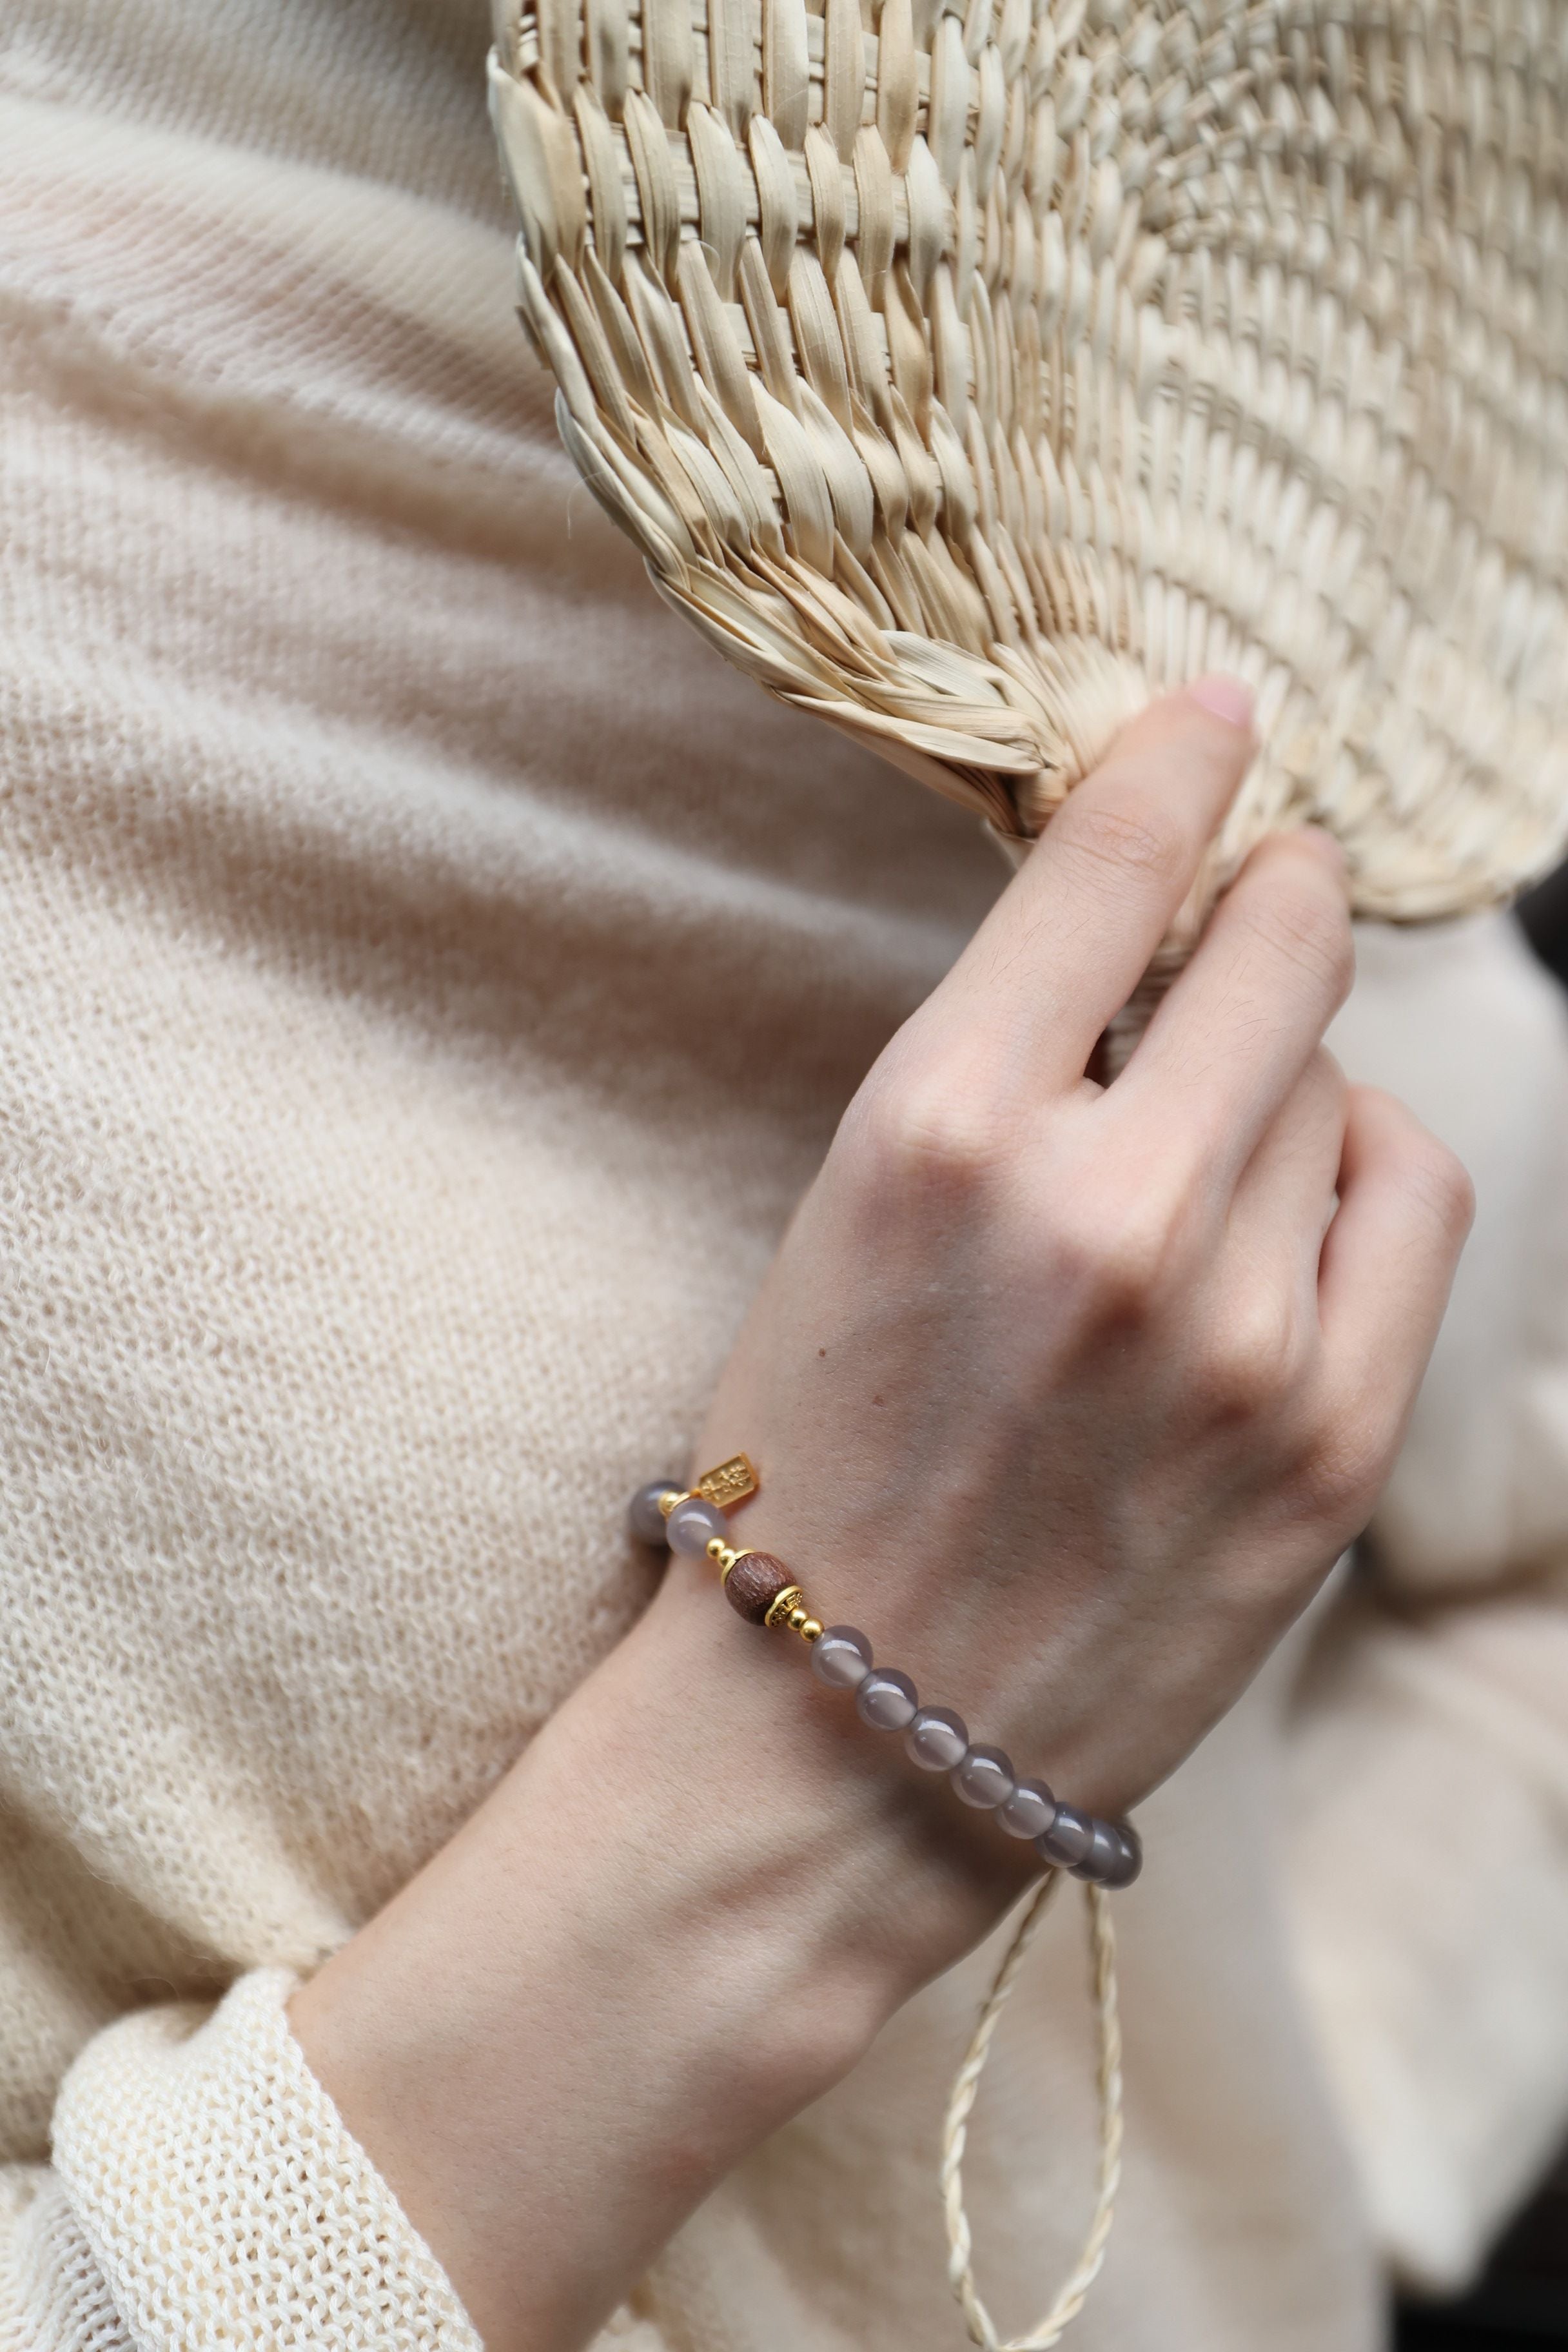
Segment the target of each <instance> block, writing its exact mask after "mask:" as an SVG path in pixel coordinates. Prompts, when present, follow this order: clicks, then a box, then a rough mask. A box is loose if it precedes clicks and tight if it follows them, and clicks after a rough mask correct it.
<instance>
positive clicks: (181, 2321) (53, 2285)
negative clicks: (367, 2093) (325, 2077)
mask: <svg viewBox="0 0 1568 2352" xmlns="http://www.w3.org/2000/svg"><path fill="white" fill-rule="evenodd" d="M293 1982H294V1979H292V1978H291V1977H290V1976H289V1973H288V1972H287V1971H286V1970H283V1969H260V1970H258V1971H257V1972H256V1973H255V1974H253V1975H250V1976H247V1977H243V1978H241V1979H240V1980H239V1982H238V1983H237V1985H236V1986H235V1987H234V1989H233V1990H232V1991H231V1992H230V1993H229V1994H228V1995H227V1997H226V1999H225V2000H223V2001H221V2002H220V2003H219V2004H218V2006H217V2007H216V2010H207V2011H204V2010H201V2009H196V2008H194V2007H191V2006H188V2005H183V2006H171V2007H167V2008H160V2009H153V2010H145V2011H139V2012H138V2013H136V2014H135V2015H133V2016H131V2017H128V2018H125V2019H123V2020H121V2021H120V2022H119V2023H117V2024H115V2025H112V2026H110V2027H109V2028H108V2029H107V2030H106V2031H105V2032H101V2033H100V2034H99V2035H98V2036H97V2037H96V2039H95V2040H93V2041H92V2042H89V2044H88V2045H87V2047H86V2049H85V2050H84V2051H83V2052H82V2053H81V2054H80V2056H79V2058H78V2059H77V2061H76V2063H75V2064H74V2065H73V2066H72V2068H71V2070H70V2072H69V2074H68V2075H67V2077H66V2080H65V2083H64V2085H63V2086H62V2089H61V2092H60V2095H59V2100H58V2105H57V2107H56V2110H55V2120H54V2165H53V2168H52V2169H51V2168H45V2167H42V2166H38V2167H32V2168H14V2169H13V2170H12V2171H11V2172H10V2173H9V2175H7V2176H6V2177H5V2184H4V2189H3V2191H0V2352H176V2347H178V2352H185V2347H194V2346H196V2345H209V2344H222V2345H224V2346H226V2347H230V2352H285V2347H300V2352H303V2348H304V2347H307V2346H311V2347H314V2346H319V2345H323V2344H331V2345H334V2346H337V2347H341V2352H361V2347H363V2352H372V2347H374V2352H481V2347H480V2344H479V2336H477V2335H476V2333H475V2332H474V2329H473V2327H472V2326H471V2325H470V2324H469V2321H468V2317H467V2315H465V2313H464V2311H463V2308H462V2306H461V2305H460V2304H459V2303H458V2298H457V2296H456V2294H454V2293H453V2290H452V2288H451V2285H450V2284H449V2283H448V2281H447V2277H446V2275H445V2273H444V2272H443V2271H442V2269H441V2267H440V2265H439V2263H437V2260H436V2258H435V2256H434V2255H433V2254H432V2252H430V2249H429V2248H428V2246H426V2243H425V2242H424V2240H423V2239H422V2238H421V2237H420V2236H419V2234H418V2232H417V2231H416V2230H415V2229H414V2227H413V2225H412V2223H411V2222H410V2221H408V2219H407V2217H406V2215H405V2213H404V2212H403V2210H402V2209H401V2208H400V2206H399V2205H398V2203H397V2200H396V2199H395V2197H394V2195H393V2193H392V2191H391V2189H389V2188H388V2187H387V2185H386V2183H385V2182H384V2180H383V2179H381V2177H380V2175H379V2173H378V2172H377V2171H376V2169H375V2168H374V2165H373V2164H372V2163H371V2161H370V2159H369V2158H368V2157H367V2156H366V2155H365V2153H364V2151H363V2148H361V2147H359V2145H358V2144H357V2142H356V2141H355V2140H354V2139H353V2137H351V2135H350V2133H349V2132H348V2130H347V2129H346V2127H345V2126H344V2125H343V2122H342V2117H341V2116H339V2115H338V2112H337V2110H336V2108H335V2107H334V2106H333V2105H332V2103H331V2099H330V2098H329V2097H328V2095H327V2094H326V2092H325V2091H324V2090H323V2089H322V2087H321V2084H319V2083H318V2082H317V2080H316V2078H315V2076H314V2075H313V2074H311V2073H310V2068H309V2067H308V2066H307V2065H306V2063H305V2060H304V2056H303V2054H302V2053H301V2052H300V2046H299V2044H298V2043H297V2042H296V2041H295V2040H294V2037H293V2035H292V2033H291V2032H289V2023H288V2018H287V2015H286V2012H285V2008H284V2003H285V2001H286V2000H287V1999H288V1996H289V1992H290V1990H292V1987H293Z"/></svg>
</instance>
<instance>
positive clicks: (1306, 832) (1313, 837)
mask: <svg viewBox="0 0 1568 2352" xmlns="http://www.w3.org/2000/svg"><path fill="white" fill-rule="evenodd" d="M1300 839H1301V841H1302V843H1303V845H1305V846H1306V847H1307V848H1308V849H1314V850H1316V852H1317V854H1318V856H1320V857H1321V859H1322V861H1323V863H1324V865H1325V866H1327V867H1328V868H1329V870H1330V872H1331V873H1332V874H1333V875H1334V876H1335V877H1336V878H1337V879H1338V880H1339V881H1341V882H1342V881H1343V880H1344V878H1345V853H1344V851H1343V850H1342V848H1341V847H1340V845H1339V843H1338V842H1337V841H1336V840H1335V839H1334V836H1333V835H1332V834H1331V833H1325V832H1324V831H1323V828H1322V826H1321V824H1304V825H1303V826H1302V827H1301V832H1300Z"/></svg>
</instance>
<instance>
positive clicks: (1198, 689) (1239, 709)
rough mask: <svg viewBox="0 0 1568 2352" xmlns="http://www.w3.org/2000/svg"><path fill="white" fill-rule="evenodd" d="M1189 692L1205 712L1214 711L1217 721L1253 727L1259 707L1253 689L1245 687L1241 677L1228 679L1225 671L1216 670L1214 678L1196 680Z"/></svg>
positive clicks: (1236, 725)
mask: <svg viewBox="0 0 1568 2352" xmlns="http://www.w3.org/2000/svg"><path fill="white" fill-rule="evenodd" d="M1187 692H1188V693H1189V694H1190V695H1191V697H1192V698H1193V700H1194V702H1196V703H1201V704H1202V706H1203V708H1204V709H1205V710H1212V711H1213V713H1214V715H1215V718H1216V719H1224V720H1225V721H1226V724H1227V725H1228V726H1231V727H1250V726H1251V724H1252V714H1253V711H1254V709H1256V707H1257V706H1256V703H1255V701H1254V698H1253V693H1252V688H1250V687H1249V686H1246V685H1244V684H1243V682H1242V680H1241V679H1240V678H1239V677H1226V674H1225V672H1224V671H1223V670H1215V672H1214V674H1213V676H1212V677H1200V678H1197V679H1195V680H1194V683H1193V684H1192V685H1191V686H1189V687H1188V688H1187Z"/></svg>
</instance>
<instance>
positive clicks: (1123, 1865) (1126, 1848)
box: [1100, 1822, 1143, 1887]
mask: <svg viewBox="0 0 1568 2352" xmlns="http://www.w3.org/2000/svg"><path fill="white" fill-rule="evenodd" d="M1108 1826H1109V1828H1110V1833H1111V1835H1112V1837H1114V1838H1115V1840H1116V1843H1117V1849H1118V1851H1117V1857H1116V1862H1115V1864H1114V1866H1113V1868H1112V1869H1111V1871H1110V1874H1108V1875H1107V1876H1106V1877H1105V1878H1104V1879H1103V1880H1102V1881H1101V1882H1100V1883H1101V1885H1105V1886H1112V1887H1114V1886H1131V1884H1132V1882H1133V1880H1134V1879H1135V1878H1136V1877H1137V1875H1138V1874H1139V1872H1140V1871H1141V1870H1142V1867H1143V1845H1142V1840H1141V1839H1140V1837H1139V1835H1138V1832H1137V1831H1136V1830H1135V1829H1132V1828H1131V1827H1130V1826H1129V1824H1128V1823H1127V1822H1110V1823H1109V1824H1108Z"/></svg>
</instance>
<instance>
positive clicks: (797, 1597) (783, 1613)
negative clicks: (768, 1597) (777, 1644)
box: [763, 1584, 802, 1633]
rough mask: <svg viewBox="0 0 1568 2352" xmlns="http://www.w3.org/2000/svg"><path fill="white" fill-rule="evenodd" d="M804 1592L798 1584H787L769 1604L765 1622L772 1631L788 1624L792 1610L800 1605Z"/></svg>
mask: <svg viewBox="0 0 1568 2352" xmlns="http://www.w3.org/2000/svg"><path fill="white" fill-rule="evenodd" d="M801 1598H802V1594H801V1590H800V1587H799V1585H798V1584H786V1585H785V1586H784V1591H782V1592H781V1593H779V1594H778V1595H777V1596H776V1597H775V1598H774V1600H773V1602H772V1603H771V1605H770V1606H769V1609H768V1613H767V1615H766V1616H765V1617H764V1618H763V1624H764V1625H765V1626H766V1627H767V1628H768V1630H769V1632H770V1633H772V1632H773V1631H774V1630H775V1629H776V1628H777V1627H778V1626H780V1625H787V1624H788V1622H789V1620H790V1615H791V1612H792V1611H794V1610H795V1609H796V1608H797V1607H798V1606H799V1604H800V1601H801Z"/></svg>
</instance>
